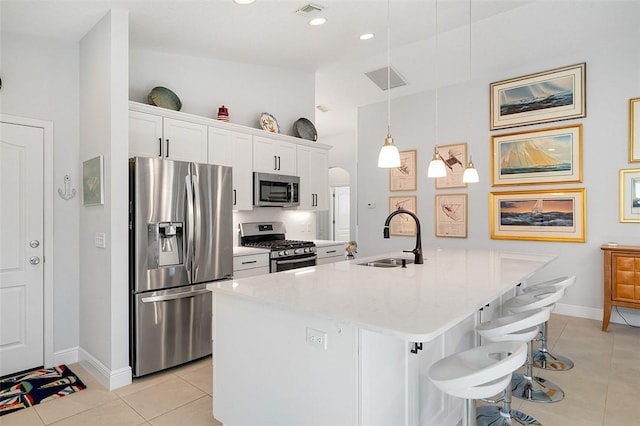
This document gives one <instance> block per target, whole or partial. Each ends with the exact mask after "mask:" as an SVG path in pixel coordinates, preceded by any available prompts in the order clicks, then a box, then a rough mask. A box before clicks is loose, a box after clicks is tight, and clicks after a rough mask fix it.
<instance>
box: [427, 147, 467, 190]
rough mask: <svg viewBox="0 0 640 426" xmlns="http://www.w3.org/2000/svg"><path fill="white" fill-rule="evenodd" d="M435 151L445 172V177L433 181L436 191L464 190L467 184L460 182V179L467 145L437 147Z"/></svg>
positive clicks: (464, 165)
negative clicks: (442, 163) (440, 158)
mask: <svg viewBox="0 0 640 426" xmlns="http://www.w3.org/2000/svg"><path fill="white" fill-rule="evenodd" d="M436 150H437V151H438V154H440V157H442V161H444V165H445V166H446V167H445V169H446V171H447V175H446V176H444V177H439V178H435V179H434V180H435V186H436V189H444V188H466V187H467V184H466V183H464V182H463V181H462V177H463V175H464V169H465V167H466V164H467V144H466V143H457V144H452V145H438V146H436Z"/></svg>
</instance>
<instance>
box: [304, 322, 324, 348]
mask: <svg viewBox="0 0 640 426" xmlns="http://www.w3.org/2000/svg"><path fill="white" fill-rule="evenodd" d="M307 343H308V344H310V345H311V346H315V347H317V348H320V349H322V350H325V351H326V350H327V333H325V332H324V331H320V330H316V329H315V328H311V327H307Z"/></svg>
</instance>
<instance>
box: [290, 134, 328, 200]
mask: <svg viewBox="0 0 640 426" xmlns="http://www.w3.org/2000/svg"><path fill="white" fill-rule="evenodd" d="M327 157H328V153H327V151H326V150H324V149H322V148H316V147H311V146H306V145H298V152H297V162H298V175H299V176H300V207H299V208H300V209H307V210H327V209H328V208H329V182H328V181H329V178H328V174H329V171H328V168H327V161H328V160H327Z"/></svg>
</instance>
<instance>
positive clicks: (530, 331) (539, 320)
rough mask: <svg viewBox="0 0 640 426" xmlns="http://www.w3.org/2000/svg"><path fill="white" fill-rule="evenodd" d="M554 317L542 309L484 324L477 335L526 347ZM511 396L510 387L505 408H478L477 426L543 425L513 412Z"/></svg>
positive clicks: (490, 340) (504, 404)
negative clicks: (515, 342) (518, 343)
mask: <svg viewBox="0 0 640 426" xmlns="http://www.w3.org/2000/svg"><path fill="white" fill-rule="evenodd" d="M550 315H551V308H538V309H534V310H531V311H525V312H520V313H517V314H513V315H507V316H503V317H500V318H497V319H495V320H491V321H486V322H483V323H482V324H480V325H479V326H478V327H476V331H477V332H478V334H479V335H480V336H482V338H483V339H484V340H487V341H489V342H502V341H518V342H522V343H523V344H524V343H528V342H530V341H531V340H533V339H534V338H535V337H536V336H537V335H538V333H539V328H538V326H539V325H540V324H543V323H544V322H545V321H547V320H548V319H549V316H550ZM511 396H512V392H511V386H507V387H506V388H505V389H504V390H503V391H502V407H498V406H494V405H488V406H482V407H478V408H477V410H476V412H477V415H476V417H477V423H478V424H479V425H491V426H511V425H541V423H540V422H538V420H537V419H536V418H534V417H531V416H530V415H528V414H526V413H523V412H522V411H518V410H513V409H512V408H511ZM498 402H499V401H498Z"/></svg>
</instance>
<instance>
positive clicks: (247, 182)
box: [207, 126, 253, 210]
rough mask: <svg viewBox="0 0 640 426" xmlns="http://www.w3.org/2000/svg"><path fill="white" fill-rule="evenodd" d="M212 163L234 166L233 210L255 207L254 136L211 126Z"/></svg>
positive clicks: (210, 152) (209, 153)
mask: <svg viewBox="0 0 640 426" xmlns="http://www.w3.org/2000/svg"><path fill="white" fill-rule="evenodd" d="M208 147H209V148H208V158H207V160H208V161H207V162H208V163H210V164H219V165H222V166H230V167H233V210H252V209H253V157H252V152H253V136H251V135H249V134H246V133H241V132H233V131H229V130H225V129H220V128H217V127H212V126H209V141H208Z"/></svg>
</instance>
